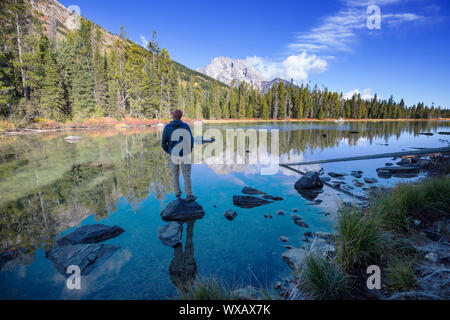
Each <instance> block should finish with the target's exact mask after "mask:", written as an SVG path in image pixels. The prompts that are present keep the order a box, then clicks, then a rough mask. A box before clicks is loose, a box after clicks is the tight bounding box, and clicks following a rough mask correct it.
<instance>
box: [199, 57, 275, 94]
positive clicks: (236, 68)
mask: <svg viewBox="0 0 450 320" xmlns="http://www.w3.org/2000/svg"><path fill="white" fill-rule="evenodd" d="M197 71H199V72H201V73H204V74H206V75H207V76H210V77H212V78H214V79H216V80H219V81H222V82H224V83H226V84H227V85H231V83H232V81H233V80H236V82H237V84H238V85H239V84H240V83H241V82H243V81H245V82H247V83H249V84H250V85H253V86H254V87H255V88H258V89H260V90H261V89H262V83H263V82H264V81H267V79H266V78H264V76H263V75H261V74H260V73H259V72H258V71H256V70H255V69H254V68H253V67H252V66H250V65H248V64H247V62H245V61H244V60H237V59H232V58H230V57H223V56H222V57H217V58H214V59H213V60H212V61H211V63H210V64H209V65H207V66H206V67H205V68H201V69H198V70H197Z"/></svg>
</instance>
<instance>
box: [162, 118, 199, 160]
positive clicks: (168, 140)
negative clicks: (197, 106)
mask: <svg viewBox="0 0 450 320" xmlns="http://www.w3.org/2000/svg"><path fill="white" fill-rule="evenodd" d="M177 129H186V130H187V131H189V134H190V136H191V152H192V149H193V148H194V137H193V136H192V132H191V128H189V126H188V125H187V124H186V123H184V122H183V121H181V120H174V121H172V122H171V123H169V124H168V125H167V126H166V127H165V128H164V132H163V136H162V143H161V145H162V148H163V149H164V151H165V152H166V153H168V154H170V155H171V154H172V150H173V148H174V147H175V146H176V145H177V144H179V143H180V142H181V141H183V138H182V137H180V139H179V140H178V141H172V133H173V132H174V131H175V130H177ZM179 156H180V157H182V156H183V150H181V151H180V154H179Z"/></svg>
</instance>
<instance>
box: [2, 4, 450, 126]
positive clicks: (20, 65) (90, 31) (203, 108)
mask: <svg viewBox="0 0 450 320" xmlns="http://www.w3.org/2000/svg"><path fill="white" fill-rule="evenodd" d="M0 22H1V25H2V28H1V31H0V45H1V51H0V67H1V69H0V117H2V118H6V119H9V120H11V119H12V120H14V121H16V122H23V123H27V122H30V121H33V120H35V119H37V118H46V119H51V120H56V121H71V120H81V119H86V118H92V117H103V116H108V117H115V118H124V117H145V118H159V119H168V118H170V114H171V111H173V110H174V109H182V110H183V111H184V113H185V116H186V117H188V118H192V119H249V118H261V119H267V120H268V119H336V118H340V117H342V118H346V119H386V118H391V119H399V118H412V119H427V118H439V117H446V118H448V117H450V112H449V110H445V109H441V108H440V107H438V108H435V107H434V106H431V107H428V106H425V105H424V104H423V103H419V104H417V106H412V107H408V106H406V105H405V103H404V101H403V99H402V100H401V101H400V103H397V102H395V101H394V99H393V97H392V96H391V97H390V99H389V100H381V99H378V98H377V96H376V95H375V96H374V97H373V99H371V100H364V99H362V98H361V96H360V95H359V94H355V95H354V96H353V97H352V98H350V99H346V98H344V97H343V95H342V93H340V94H339V93H337V92H331V91H328V90H327V89H326V88H325V89H319V88H318V87H317V86H316V87H314V88H311V87H310V86H309V85H301V86H296V85H294V83H293V82H291V83H290V84H285V83H283V82H281V83H279V84H277V85H275V86H274V87H272V88H271V89H270V90H268V91H267V92H266V93H265V94H262V93H261V92H260V91H258V90H256V89H254V88H253V87H251V86H250V85H248V84H247V83H245V82H243V83H241V84H240V85H237V84H236V83H232V85H231V86H230V87H227V86H223V85H221V84H220V83H218V82H217V81H209V82H208V85H206V86H205V85H201V84H200V83H199V82H198V75H196V74H195V73H194V72H192V74H189V75H188V77H187V78H186V74H182V73H181V72H180V71H179V70H177V68H176V66H175V63H174V62H173V61H172V60H171V59H170V56H169V53H168V52H167V50H165V49H161V48H160V47H159V45H158V43H157V41H156V35H155V33H154V36H153V39H152V41H151V42H149V44H148V47H147V48H142V47H141V46H139V45H137V44H135V43H133V42H132V41H130V40H129V39H128V37H127V35H126V33H125V31H124V29H123V28H122V30H121V34H120V35H119V36H118V37H117V38H116V40H115V41H114V43H113V44H109V45H106V44H105V39H103V35H104V33H103V31H102V30H101V29H100V28H99V27H98V26H96V25H94V24H93V23H92V22H90V21H88V20H86V19H82V20H81V28H80V29H79V30H76V31H74V32H68V33H67V34H66V36H65V40H64V41H59V42H58V41H56V38H55V37H50V38H49V36H47V35H45V33H44V32H43V27H42V25H41V23H40V22H39V21H38V20H37V19H36V18H35V16H34V15H33V14H32V12H31V8H30V6H29V3H28V1H27V0H6V1H2V2H1V3H0Z"/></svg>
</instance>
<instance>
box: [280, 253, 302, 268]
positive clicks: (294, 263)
mask: <svg viewBox="0 0 450 320" xmlns="http://www.w3.org/2000/svg"><path fill="white" fill-rule="evenodd" d="M306 255H307V251H306V250H303V249H297V248H292V249H289V250H288V251H286V252H284V253H283V254H282V255H281V258H282V259H283V260H284V261H285V262H286V263H287V264H288V265H289V267H291V269H292V270H294V271H296V270H300V269H301V267H302V265H303V262H304V261H305V258H306Z"/></svg>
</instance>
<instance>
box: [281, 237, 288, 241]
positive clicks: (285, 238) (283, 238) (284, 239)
mask: <svg viewBox="0 0 450 320" xmlns="http://www.w3.org/2000/svg"><path fill="white" fill-rule="evenodd" d="M280 241H281V242H288V241H289V238H287V237H283V236H280Z"/></svg>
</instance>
